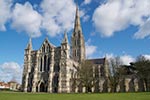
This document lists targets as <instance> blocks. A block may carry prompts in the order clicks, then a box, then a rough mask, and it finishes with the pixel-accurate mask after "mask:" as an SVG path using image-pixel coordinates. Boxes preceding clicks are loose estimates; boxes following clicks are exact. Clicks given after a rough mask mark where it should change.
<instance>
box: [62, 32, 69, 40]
mask: <svg viewBox="0 0 150 100" xmlns="http://www.w3.org/2000/svg"><path fill="white" fill-rule="evenodd" d="M62 43H68V37H67V31H65V32H64V39H63V41H62Z"/></svg>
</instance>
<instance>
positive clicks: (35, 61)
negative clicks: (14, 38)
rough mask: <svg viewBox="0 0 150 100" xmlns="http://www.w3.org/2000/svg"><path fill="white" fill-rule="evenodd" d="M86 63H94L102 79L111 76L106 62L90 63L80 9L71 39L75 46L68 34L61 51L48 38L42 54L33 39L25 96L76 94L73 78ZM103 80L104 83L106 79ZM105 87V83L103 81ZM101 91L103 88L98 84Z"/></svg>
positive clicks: (27, 51) (28, 52) (24, 80)
mask: <svg viewBox="0 0 150 100" xmlns="http://www.w3.org/2000/svg"><path fill="white" fill-rule="evenodd" d="M83 60H90V61H92V62H93V63H94V66H96V67H97V68H98V71H99V75H100V77H102V76H104V77H105V76H107V74H106V73H105V72H107V68H106V66H105V63H106V59H105V58H100V59H86V58H85V42H84V35H83V33H82V28H81V24H80V16H79V9H78V7H77V8H76V16H75V23H74V29H73V33H72V36H71V46H70V45H69V43H68V38H67V33H66V32H65V33H64V39H63V41H62V43H61V45H60V46H59V47H55V46H54V45H52V44H51V43H50V42H49V40H48V38H46V39H45V40H44V42H43V44H42V45H41V47H40V49H39V50H33V49H32V41H31V39H30V41H29V43H28V45H27V48H26V49H25V55H24V70H23V77H22V90H23V91H24V92H49V93H71V92H78V91H79V87H76V89H75V90H74V91H73V89H72V82H71V78H72V77H77V76H76V69H75V67H78V66H79V64H80V63H81V62H82V61H83ZM102 80H103V79H102ZM101 82H102V83H104V81H101ZM98 85H99V88H101V90H100V91H102V90H103V86H102V85H101V84H100V83H98Z"/></svg>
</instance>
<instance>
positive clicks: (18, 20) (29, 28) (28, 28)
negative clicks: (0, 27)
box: [12, 2, 42, 37]
mask: <svg viewBox="0 0 150 100" xmlns="http://www.w3.org/2000/svg"><path fill="white" fill-rule="evenodd" d="M41 20H42V17H41V15H40V14H39V13H38V12H37V11H36V10H34V9H33V7H32V5H31V4H30V3H29V2H26V3H25V4H24V5H22V4H19V3H17V4H16V5H15V8H14V10H13V13H12V27H13V28H14V29H16V30H17V31H19V32H22V31H25V32H26V33H27V34H28V35H29V36H31V37H39V36H40V35H41V32H40V27H41Z"/></svg>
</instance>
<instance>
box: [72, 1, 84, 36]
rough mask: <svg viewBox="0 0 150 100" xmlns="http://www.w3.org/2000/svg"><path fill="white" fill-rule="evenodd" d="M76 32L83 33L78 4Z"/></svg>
mask: <svg viewBox="0 0 150 100" xmlns="http://www.w3.org/2000/svg"><path fill="white" fill-rule="evenodd" d="M74 31H80V32H81V33H82V29H81V23H80V14H79V7H78V4H76V16H75V25H74Z"/></svg>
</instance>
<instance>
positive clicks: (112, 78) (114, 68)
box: [108, 57, 122, 92]
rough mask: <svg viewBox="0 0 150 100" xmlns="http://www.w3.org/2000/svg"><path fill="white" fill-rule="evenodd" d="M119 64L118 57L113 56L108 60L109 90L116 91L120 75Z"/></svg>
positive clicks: (120, 63)
mask: <svg viewBox="0 0 150 100" xmlns="http://www.w3.org/2000/svg"><path fill="white" fill-rule="evenodd" d="M121 65H122V62H121V60H120V58H119V57H114V58H111V59H110V60H109V67H110V74H109V76H108V81H109V86H110V88H111V92H116V89H117V85H118V84H119V82H120V79H121V76H122V70H121Z"/></svg>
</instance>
